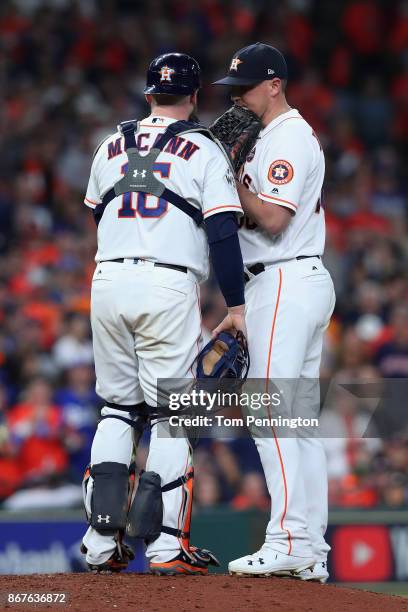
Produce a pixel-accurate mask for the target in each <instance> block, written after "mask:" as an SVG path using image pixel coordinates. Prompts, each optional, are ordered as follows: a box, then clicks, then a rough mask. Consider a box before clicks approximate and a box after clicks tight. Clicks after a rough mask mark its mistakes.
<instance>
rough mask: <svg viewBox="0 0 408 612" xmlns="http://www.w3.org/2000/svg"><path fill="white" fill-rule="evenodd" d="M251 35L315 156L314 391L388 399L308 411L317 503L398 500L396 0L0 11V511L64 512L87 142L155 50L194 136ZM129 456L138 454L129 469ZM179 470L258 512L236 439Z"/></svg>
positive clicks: (244, 0)
mask: <svg viewBox="0 0 408 612" xmlns="http://www.w3.org/2000/svg"><path fill="white" fill-rule="evenodd" d="M257 40H260V41H263V42H267V43H270V44H273V45H275V46H277V47H279V48H280V49H281V50H282V51H283V52H284V53H285V55H286V57H287V60H288V65H289V73H290V80H289V85H288V90H287V98H288V101H289V103H290V104H291V106H293V107H295V108H298V109H299V111H300V112H301V113H302V114H303V116H304V117H305V118H306V119H307V120H308V121H309V122H310V123H311V125H312V126H313V127H314V129H315V130H316V132H317V133H318V134H319V137H320V140H321V141H322V144H323V147H324V150H325V155H326V164H327V170H326V181H325V193H324V196H325V197H324V209H325V214H326V220H327V246H326V254H325V257H324V261H325V264H326V266H327V267H328V268H329V270H330V272H331V274H332V276H333V279H334V282H335V287H336V292H337V305H336V310H335V314H334V317H333V320H332V323H331V325H330V328H329V330H328V333H327V338H326V344H325V348H324V354H323V361H322V376H323V377H324V378H325V379H329V380H334V381H337V382H338V383H339V384H342V383H345V384H346V383H349V382H350V381H357V382H360V383H361V382H363V381H375V380H377V379H379V378H384V379H387V381H388V382H387V384H388V387H387V388H389V389H391V391H390V393H386V394H385V395H387V397H388V398H389V399H388V401H386V402H385V403H383V404H384V405H382V406H380V410H378V402H377V403H376V402H375V401H373V400H372V399H371V400H370V401H367V400H365V399H361V397H360V396H361V394H360V396H359V395H358V394H357V395H356V394H351V393H349V392H348V391H347V390H344V389H343V390H342V391H338V392H336V393H335V394H334V395H333V394H332V401H330V402H328V403H329V404H330V405H329V407H328V410H327V411H326V409H325V410H324V411H323V417H324V418H325V419H326V420H327V422H329V423H331V425H332V431H335V432H336V437H333V438H326V440H325V445H326V449H327V456H328V466H329V478H330V488H329V492H330V503H331V505H332V507H365V508H370V507H376V506H387V507H391V508H400V507H403V506H405V505H406V503H407V497H408V442H407V439H408V435H407V434H408V429H407V417H406V397H407V395H406V394H404V392H403V391H398V390H397V391H396V392H394V387H395V385H397V382H403V379H406V378H407V377H408V277H407V269H408V268H407V263H408V241H407V236H408V233H407V212H408V208H407V206H408V203H407V197H406V187H407V184H406V176H405V177H404V176H403V170H404V168H406V164H407V156H406V153H407V151H406V149H404V143H405V142H406V138H407V135H408V113H407V108H408V104H407V103H408V72H407V68H408V53H407V48H408V45H407V43H408V2H407V1H406V0H395V1H394V2H392V3H389V2H385V0H355V1H354V0H351V1H347V0H331V1H330V2H327V1H326V0H281V1H280V2H279V3H275V2H270V1H268V0H166V1H162V2H161V1H159V0H150V2H142V0H78V1H77V2H75V1H72V0H13V1H10V0H3V1H2V2H1V4H0V95H1V99H2V104H1V106H0V142H1V149H2V163H1V166H0V368H1V371H0V500H1V503H2V504H3V506H4V507H14V508H17V507H30V506H35V505H58V504H60V505H63V506H67V505H79V503H80V501H79V499H80V494H79V493H78V491H79V484H80V482H81V477H82V472H83V469H84V467H85V465H86V464H87V462H88V460H89V453H90V444H91V441H92V436H93V432H94V430H95V426H96V423H97V420H98V415H99V409H100V407H101V400H100V398H98V397H97V396H96V394H95V391H94V372H93V359H92V342H91V334H90V326H89V296H90V281H91V276H92V273H93V268H94V260H93V258H94V254H95V250H96V232H95V226H94V222H93V219H92V215H91V213H90V211H89V209H87V208H86V207H85V206H84V205H83V196H84V193H85V189H86V184H87V179H88V174H89V169H90V164H91V159H92V152H93V150H94V148H95V146H96V145H97V144H98V143H99V142H100V140H101V139H102V138H103V137H104V136H106V135H107V134H108V133H110V132H112V131H113V130H114V128H115V126H116V125H117V124H118V123H119V122H120V121H122V120H125V119H129V118H133V117H142V116H145V115H146V111H147V108H146V104H145V101H144V97H143V95H142V93H141V92H142V88H143V84H144V78H145V71H146V67H147V65H148V63H149V62H150V60H151V59H152V58H153V57H154V56H156V55H158V54H159V53H162V52H166V51H174V50H177V51H183V52H188V53H189V54H191V55H193V56H194V57H195V58H197V59H198V61H199V62H200V64H201V66H202V69H203V88H202V92H201V94H200V98H201V106H200V109H199V110H200V113H199V115H200V119H201V121H202V122H203V123H207V124H208V123H209V122H210V121H211V120H212V119H214V118H215V117H216V116H217V115H219V114H221V113H222V112H223V110H225V108H226V107H227V105H228V103H229V101H228V98H227V97H226V95H225V92H224V91H220V89H223V88H215V87H211V85H210V84H211V81H213V80H215V78H217V77H220V76H222V75H223V74H224V73H225V71H226V68H227V66H228V63H229V61H230V58H231V56H232V53H233V52H234V51H235V50H236V49H239V48H240V47H243V46H245V45H246V44H249V43H250V42H255V41H257ZM202 314H203V331H204V332H205V333H206V331H208V330H210V329H212V328H213V327H214V326H215V325H216V324H217V323H218V322H219V321H220V319H221V318H222V317H223V314H224V303H223V300H222V297H221V295H220V293H219V291H218V290H217V289H216V287H215V285H214V282H213V281H212V280H211V279H210V281H209V282H208V283H207V284H206V285H205V286H204V287H203V288H202ZM393 380H394V381H396V382H395V384H392V381H393ZM374 395H375V394H374ZM370 402H371V403H370ZM378 415H380V417H381V418H375V417H376V416H377V417H378ZM323 417H322V418H323ZM367 427H369V431H370V433H369V434H368V435H367V437H362V432H364V431H367ZM145 454H146V444H144V445H142V447H141V449H140V450H139V458H140V461H141V463H143V460H144V456H145ZM195 457H196V466H197V474H198V478H197V480H196V493H195V499H196V504H197V506H198V507H201V508H209V507H212V506H214V505H216V504H219V503H227V504H231V506H232V507H233V508H235V509H237V510H239V509H245V508H250V507H257V508H260V509H266V508H267V507H268V503H269V500H268V497H267V493H266V490H265V485H264V478H263V476H262V471H261V467H260V463H259V459H258V457H257V454H256V451H255V447H254V445H253V443H252V441H250V440H247V439H239V440H206V441H203V442H202V443H201V444H200V445H199V447H198V449H197V450H196V453H195Z"/></svg>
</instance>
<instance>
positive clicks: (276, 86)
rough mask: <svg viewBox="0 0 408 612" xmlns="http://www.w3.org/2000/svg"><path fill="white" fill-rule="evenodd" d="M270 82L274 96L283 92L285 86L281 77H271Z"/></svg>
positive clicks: (270, 89) (270, 88)
mask: <svg viewBox="0 0 408 612" xmlns="http://www.w3.org/2000/svg"><path fill="white" fill-rule="evenodd" d="M268 84H269V91H270V93H271V95H272V97H275V96H277V95H278V94H279V93H281V92H283V91H284V90H283V88H282V84H283V81H282V80H281V79H278V78H276V79H271V80H270V81H268Z"/></svg>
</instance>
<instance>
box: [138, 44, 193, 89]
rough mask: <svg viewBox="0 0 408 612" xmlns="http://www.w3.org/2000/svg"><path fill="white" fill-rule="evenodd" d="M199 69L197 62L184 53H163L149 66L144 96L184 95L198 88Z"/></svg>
mask: <svg viewBox="0 0 408 612" xmlns="http://www.w3.org/2000/svg"><path fill="white" fill-rule="evenodd" d="M200 73H201V69H200V66H199V65H198V62H196V60H195V59H194V58H192V57H190V56H189V55H186V54H185V53H165V54H164V55H159V57H156V59H154V60H153V61H152V63H151V64H150V66H149V68H148V71H147V79H146V87H145V88H144V90H143V91H144V93H146V94H171V95H185V96H188V95H189V94H192V93H194V92H195V91H197V89H199V88H200Z"/></svg>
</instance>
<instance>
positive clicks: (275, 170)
mask: <svg viewBox="0 0 408 612" xmlns="http://www.w3.org/2000/svg"><path fill="white" fill-rule="evenodd" d="M293 174H294V172H293V166H292V164H290V163H289V162H288V161H286V159H277V160H276V161H274V162H272V164H271V165H270V166H269V172H268V180H269V181H270V182H271V183H274V184H275V185H286V183H289V182H290V181H291V180H292V178H293Z"/></svg>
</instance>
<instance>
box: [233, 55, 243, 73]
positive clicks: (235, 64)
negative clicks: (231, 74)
mask: <svg viewBox="0 0 408 612" xmlns="http://www.w3.org/2000/svg"><path fill="white" fill-rule="evenodd" d="M239 64H242V60H240V59H239V57H234V59H233V60H232V62H231V66H230V70H238V66H239Z"/></svg>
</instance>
